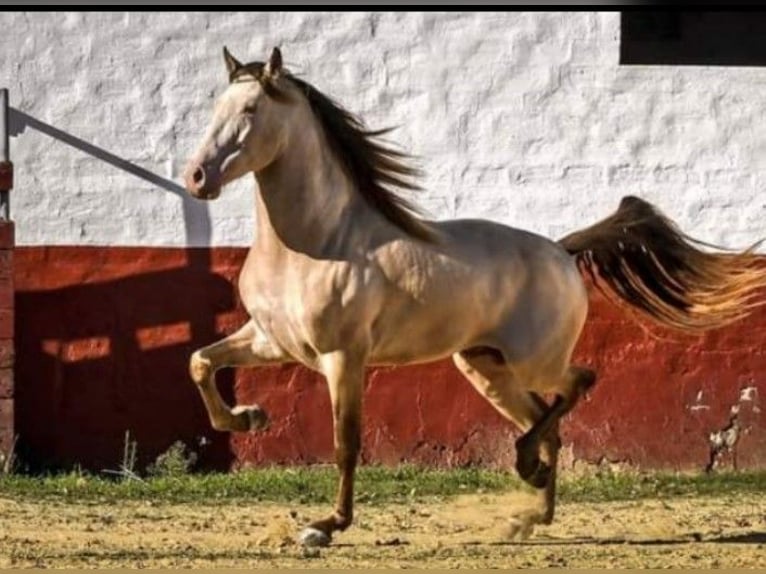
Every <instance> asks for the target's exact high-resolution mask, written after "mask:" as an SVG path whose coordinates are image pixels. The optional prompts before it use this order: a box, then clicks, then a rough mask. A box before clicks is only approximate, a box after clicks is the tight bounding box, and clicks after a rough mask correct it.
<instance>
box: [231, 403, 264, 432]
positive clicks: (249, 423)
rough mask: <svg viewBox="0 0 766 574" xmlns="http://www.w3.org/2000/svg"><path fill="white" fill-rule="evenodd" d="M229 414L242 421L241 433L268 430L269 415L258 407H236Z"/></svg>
mask: <svg viewBox="0 0 766 574" xmlns="http://www.w3.org/2000/svg"><path fill="white" fill-rule="evenodd" d="M231 414H232V415H234V416H235V417H237V418H238V419H240V420H241V421H242V429H241V430H243V431H250V432H254V431H262V430H266V429H267V428H269V415H267V414H266V411H264V410H263V409H262V408H261V407H259V406H258V405H238V406H236V407H234V408H233V409H231Z"/></svg>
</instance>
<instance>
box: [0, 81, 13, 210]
mask: <svg viewBox="0 0 766 574" xmlns="http://www.w3.org/2000/svg"><path fill="white" fill-rule="evenodd" d="M12 188H13V163H11V144H10V134H9V124H8V90H7V89H6V88H2V89H0V218H2V219H4V220H5V221H9V220H10V218H11V198H10V194H9V192H10V191H11V189H12Z"/></svg>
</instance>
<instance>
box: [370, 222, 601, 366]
mask: <svg viewBox="0 0 766 574" xmlns="http://www.w3.org/2000/svg"><path fill="white" fill-rule="evenodd" d="M433 226H434V228H435V229H436V231H437V232H438V236H439V239H438V241H437V242H435V243H434V244H425V243H422V242H418V241H412V240H407V239H403V240H401V241H397V242H394V243H393V244H391V245H390V246H389V247H388V248H387V251H386V252H385V254H384V255H383V256H382V257H381V259H380V264H381V267H382V268H383V270H384V274H385V275H386V277H387V279H388V281H389V284H388V288H389V293H388V295H387V296H386V297H385V300H386V304H385V307H384V308H383V311H382V312H381V316H380V318H379V320H378V322H377V332H376V334H375V336H374V339H376V340H377V344H376V347H377V352H376V353H375V354H376V355H377V357H375V359H377V360H380V361H383V362H389V361H390V362H414V361H419V360H429V359H433V358H438V357H439V356H443V355H448V354H451V353H453V352H455V351H458V350H460V349H461V348H465V347H470V346H474V345H490V346H497V347H501V348H502V350H503V352H505V353H507V354H509V355H511V354H512V355H513V356H514V357H518V358H519V360H521V359H523V358H524V357H527V356H531V355H532V354H534V353H536V352H537V349H538V347H540V346H541V345H543V346H544V345H546V344H547V342H548V341H550V340H553V339H556V338H559V339H560V338H562V334H561V333H560V331H561V328H562V324H565V325H564V327H563V328H564V330H569V331H576V332H575V333H573V334H572V335H571V337H574V338H575V339H576V336H577V334H579V329H580V327H581V325H577V323H578V322H579V321H580V317H581V316H583V315H584V309H585V308H586V307H587V296H586V295H585V291H584V286H583V283H582V278H581V277H580V275H579V272H578V271H577V266H576V265H575V263H574V261H573V260H572V258H571V257H570V256H569V254H568V253H567V252H566V251H565V250H564V249H563V248H561V246H559V245H558V244H556V243H555V242H553V241H551V240H549V239H547V238H545V237H542V236H540V235H537V234H534V233H531V232H529V231H525V230H521V229H515V228H512V227H508V226H505V225H502V224H499V223H495V222H490V221H483V220H477V219H462V220H451V221H445V222H435V223H433ZM562 322H563V323H562ZM569 324H571V325H573V326H571V327H570V326H568V325H569ZM403 331H405V332H408V333H409V334H410V335H411V338H408V339H409V340H408V341H402V338H401V333H402V332H403ZM571 337H570V338H571ZM563 338H567V337H566V336H565V337H563Z"/></svg>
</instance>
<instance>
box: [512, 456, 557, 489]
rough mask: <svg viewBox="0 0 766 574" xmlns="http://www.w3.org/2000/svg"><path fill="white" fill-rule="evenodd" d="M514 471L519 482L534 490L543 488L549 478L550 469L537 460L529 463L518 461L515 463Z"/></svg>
mask: <svg viewBox="0 0 766 574" xmlns="http://www.w3.org/2000/svg"><path fill="white" fill-rule="evenodd" d="M516 470H517V471H518V473H519V476H520V477H521V480H523V481H524V482H526V483H527V484H529V485H530V486H534V487H535V488H545V486H546V485H547V484H548V481H549V480H550V478H551V467H550V466H548V465H547V464H545V463H544V462H543V461H542V460H540V459H539V458H535V459H531V460H529V461H524V460H521V459H520V460H519V461H518V462H517V463H516Z"/></svg>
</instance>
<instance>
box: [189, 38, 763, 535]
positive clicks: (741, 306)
mask: <svg viewBox="0 0 766 574" xmlns="http://www.w3.org/2000/svg"><path fill="white" fill-rule="evenodd" d="M224 58H225V62H226V68H227V71H228V74H229V86H228V88H227V89H226V91H225V92H224V93H223V94H222V95H221V97H220V98H219V99H218V101H217V103H216V106H215V111H214V114H213V118H212V124H211V125H210V127H209V129H208V131H207V134H206V136H205V138H204V141H203V143H202V145H201V146H200V148H199V150H198V151H197V152H196V153H195V155H194V156H193V158H192V159H191V161H190V163H189V165H188V168H187V171H186V173H185V180H186V187H187V189H188V191H189V193H191V194H192V195H193V196H194V197H197V198H199V199H214V198H216V197H218V195H219V194H220V192H221V188H222V187H223V186H224V185H225V184H227V183H229V182H230V181H232V180H235V179H237V178H239V177H242V176H243V175H246V174H249V173H252V174H253V175H254V176H255V179H256V181H257V184H258V185H257V191H256V194H255V204H256V217H257V224H258V225H257V227H256V230H255V238H254V241H253V244H252V247H251V248H250V251H249V253H248V255H247V258H246V260H245V263H244V265H243V268H242V271H241V274H240V277H239V292H240V296H241V298H242V302H243V303H244V306H245V308H246V309H247V312H248V314H249V316H250V320H249V321H248V322H247V323H246V324H245V325H244V326H243V327H242V328H241V329H240V330H239V331H237V332H235V333H233V334H232V335H230V336H228V337H226V338H225V339H223V340H221V341H218V342H217V343H214V344H212V345H210V346H208V347H205V348H202V349H199V350H198V351H196V352H195V353H194V354H193V355H192V357H191V362H190V372H191V377H192V379H193V380H194V382H195V383H196V384H197V386H198V387H199V390H200V392H201V394H202V399H203V401H204V403H205V406H206V408H207V411H208V413H209V415H210V422H211V424H212V426H213V428H215V429H217V430H221V431H254V430H258V429H263V428H265V426H266V425H267V416H266V413H265V412H264V410H263V409H261V407H259V406H257V405H252V406H236V407H234V408H230V407H229V406H228V405H227V404H226V403H225V402H224V401H223V400H222V398H221V396H220V394H219V393H218V390H217V389H216V386H215V378H214V375H215V372H216V370H218V369H220V368H221V367H245V366H247V367H251V366H258V365H270V364H275V363H284V362H298V363H302V364H303V365H306V366H307V367H309V368H311V369H313V370H315V371H318V372H320V373H322V374H323V375H324V376H325V377H326V379H327V383H328V386H329V390H330V398H331V402H332V414H333V421H334V443H335V453H336V460H337V464H338V468H339V471H340V482H339V488H338V498H337V506H336V508H335V511H334V512H333V513H332V514H331V515H330V516H328V517H326V518H324V519H322V520H318V521H316V522H313V523H312V524H310V525H309V526H308V527H307V528H306V529H304V530H303V532H302V533H301V535H300V539H301V541H302V542H303V543H304V544H307V545H326V544H329V542H330V540H331V537H332V534H333V533H334V532H335V531H336V530H344V529H346V528H347V527H348V526H349V525H350V524H351V521H352V517H353V485H354V471H355V467H356V464H357V455H358V453H359V448H360V427H361V413H362V394H363V384H364V375H365V366H366V365H392V364H395V365H403V364H411V363H417V362H425V361H433V360H435V359H440V358H443V357H448V356H452V358H453V359H454V362H455V365H457V368H458V369H459V370H460V371H461V372H462V373H463V374H464V375H465V377H466V378H467V379H468V381H469V382H470V383H471V384H472V385H473V386H474V387H475V388H476V390H477V391H478V392H479V393H481V394H482V395H483V396H484V397H486V399H487V400H488V401H489V402H490V403H491V404H492V405H493V406H494V407H495V408H496V409H497V410H498V411H500V413H502V414H503V415H504V416H505V417H506V418H507V419H508V420H510V421H512V422H514V423H515V424H516V425H518V426H519V427H520V428H521V429H522V431H524V434H523V435H522V436H521V438H519V439H518V441H517V442H516V445H515V447H516V451H517V463H516V468H517V470H518V472H519V474H520V475H521V477H522V478H523V479H524V480H525V481H526V482H528V483H529V484H531V485H533V486H534V487H535V488H536V489H537V492H538V493H539V494H538V497H539V505H538V506H539V508H536V509H535V510H534V511H525V512H523V513H520V514H519V515H518V516H515V517H510V518H511V523H512V529H513V534H514V535H515V534H518V535H520V536H526V535H528V534H529V533H530V532H531V530H532V527H533V525H534V524H548V523H550V522H551V521H552V519H553V512H554V503H555V501H554V497H555V482H556V479H555V468H556V460H557V454H558V449H559V447H560V441H559V437H558V423H559V420H560V419H561V417H562V416H563V415H564V414H565V413H567V412H568V411H570V410H571V409H572V407H574V405H575V404H576V403H577V400H578V398H579V397H580V396H581V395H582V394H583V393H584V392H585V391H586V390H587V389H588V388H589V387H590V386H591V385H592V384H593V383H594V381H595V373H594V372H593V371H591V370H589V369H587V368H584V367H580V366H573V365H571V364H570V357H571V354H572V349H573V348H574V346H575V343H576V341H577V339H578V337H579V335H580V331H581V329H582V327H583V323H584V322H585V317H586V313H587V308H588V294H587V291H586V285H585V283H584V281H583V278H582V275H581V273H580V268H579V266H578V264H581V266H582V268H583V269H584V270H586V271H587V272H589V273H590V274H591V276H593V278H594V279H595V280H596V283H597V284H598V285H600V286H601V287H603V288H605V290H606V291H607V292H609V293H611V294H612V295H613V296H616V297H615V298H616V299H620V300H622V301H623V302H625V303H627V304H628V306H630V307H633V308H635V309H636V310H637V311H640V312H642V313H643V314H644V315H646V316H648V317H650V318H652V319H654V320H656V321H657V322H659V323H660V324H663V325H667V326H670V327H675V328H678V329H680V330H683V331H690V332H697V331H702V330H705V329H708V328H712V327H717V326H719V325H724V324H727V323H730V322H732V321H735V320H737V319H739V318H740V317H742V316H744V315H745V314H746V313H747V312H748V311H749V310H750V308H751V307H752V306H753V305H754V304H755V302H754V299H753V297H754V295H755V294H756V292H757V290H758V289H759V288H761V287H763V286H764V285H766V274H765V273H764V272H763V271H762V270H761V269H759V268H758V265H757V258H756V256H755V255H753V253H752V251H751V250H749V251H746V252H744V253H735V254H716V253H710V252H706V251H702V250H700V249H697V248H696V247H695V246H694V240H691V239H690V238H688V237H687V236H685V235H684V234H682V233H681V232H680V231H678V230H677V228H676V227H675V225H674V224H673V223H672V222H670V221H669V220H667V219H666V218H664V217H663V216H662V215H661V214H659V213H658V212H657V211H656V210H655V209H654V208H653V207H652V206H651V205H649V204H648V203H646V202H644V201H642V200H640V199H637V198H634V197H626V198H625V199H624V200H623V201H622V203H621V204H620V206H619V209H618V210H617V212H616V213H614V214H613V215H612V216H610V217H608V218H607V219H605V220H603V221H601V222H599V223H597V224H595V225H593V226H592V227H589V228H587V229H585V230H583V231H579V232H576V233H573V234H571V235H569V236H567V237H565V238H564V239H562V240H560V241H558V242H556V241H551V240H549V239H546V238H544V237H540V236H538V235H535V234H533V233H529V232H527V231H521V230H518V229H513V228H510V227H506V226H504V225H499V224H497V223H491V222H489V221H481V220H458V221H443V222H435V221H426V220H423V219H421V218H419V217H418V216H417V215H416V213H415V212H414V210H413V208H412V207H411V205H410V204H409V203H407V202H406V201H405V200H404V199H402V198H401V197H400V196H398V195H397V194H395V192H394V188H407V189H415V188H416V186H415V185H414V184H413V182H412V176H413V175H415V173H416V172H415V171H414V170H413V169H411V168H410V167H409V166H408V165H407V164H406V161H405V160H406V157H405V156H403V155H402V154H401V153H399V152H397V151H395V150H392V149H391V148H389V147H387V146H385V145H384V144H382V143H380V141H379V140H378V139H377V136H380V135H381V134H383V133H385V130H381V131H367V130H366V129H365V127H364V125H363V124H362V122H361V121H360V120H359V119H357V118H356V117H355V116H353V115H352V114H350V113H349V112H347V111H346V110H344V109H343V108H342V107H340V106H339V105H338V104H336V103H335V102H333V101H332V100H331V99H330V98H328V97H327V96H325V95H324V94H322V93H321V92H320V91H319V90H317V89H316V88H315V87H313V86H312V85H310V84H309V83H307V82H305V81H304V80H302V79H299V78H297V77H295V76H293V75H291V74H290V73H289V72H288V71H287V70H285V69H284V68H283V66H282V57H281V54H280V52H279V50H278V49H276V48H275V49H274V51H273V53H272V54H271V57H270V59H269V61H268V62H265V63H261V62H254V63H250V64H241V63H240V62H238V61H237V60H236V59H235V58H234V57H232V56H231V54H229V52H228V51H227V50H226V49H225V48H224ZM545 393H550V394H552V395H554V396H555V398H554V400H553V402H552V404H550V405H549V404H548V403H547V402H546V401H544V400H543V399H542V398H541V397H542V396H543V395H544V394H545Z"/></svg>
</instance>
